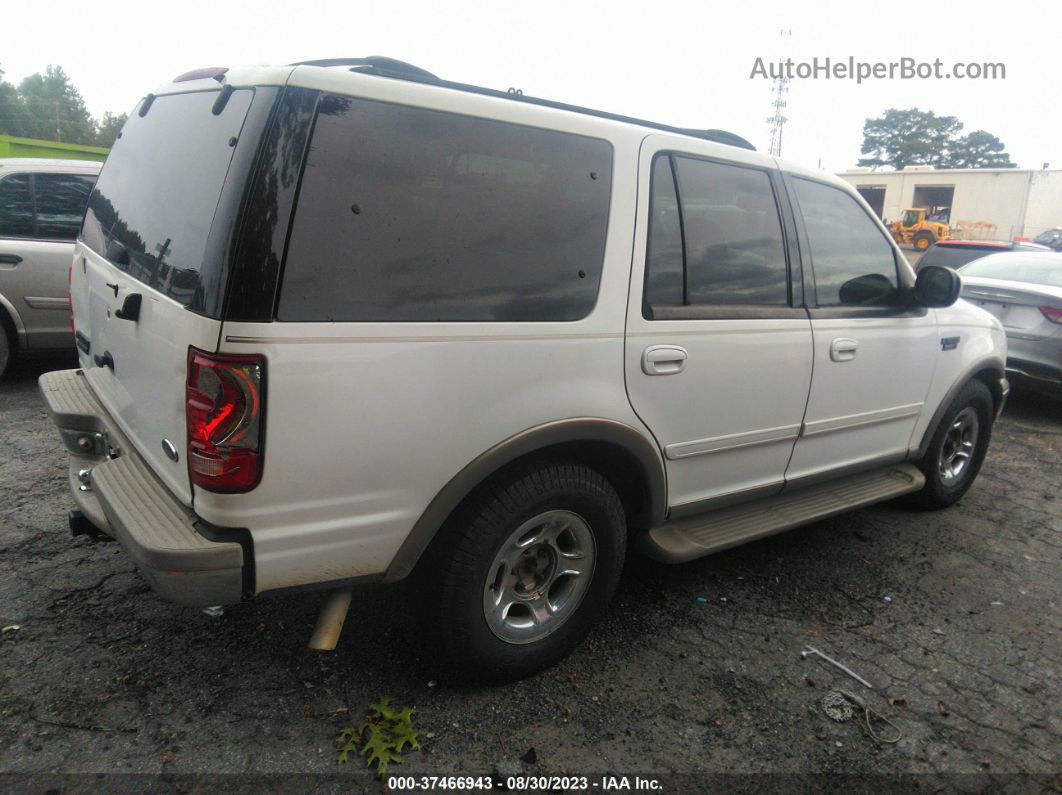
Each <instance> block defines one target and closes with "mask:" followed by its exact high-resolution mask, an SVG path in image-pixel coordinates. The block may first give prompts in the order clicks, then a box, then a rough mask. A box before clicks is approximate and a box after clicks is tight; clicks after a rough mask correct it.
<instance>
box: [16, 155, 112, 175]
mask: <svg viewBox="0 0 1062 795" xmlns="http://www.w3.org/2000/svg"><path fill="white" fill-rule="evenodd" d="M102 167H103V163H100V162H99V161H98V160H59V159H57V158H50V157H0V170H10V169H19V170H26V171H68V170H71V169H73V170H75V171H90V172H93V173H99V170H100V169H101V168H102Z"/></svg>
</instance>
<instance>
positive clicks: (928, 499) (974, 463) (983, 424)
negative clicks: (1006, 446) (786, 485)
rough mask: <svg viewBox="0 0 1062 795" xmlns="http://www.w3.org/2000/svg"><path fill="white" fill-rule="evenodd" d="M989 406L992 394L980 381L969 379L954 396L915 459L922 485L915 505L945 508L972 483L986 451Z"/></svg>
mask: <svg viewBox="0 0 1062 795" xmlns="http://www.w3.org/2000/svg"><path fill="white" fill-rule="evenodd" d="M993 409H994V406H993V403H992V393H991V392H989V391H988V387H987V386H985V385H984V384H983V383H982V382H980V381H977V380H974V381H970V382H969V383H967V384H966V386H964V387H963V388H962V389H961V390H960V391H959V394H958V395H956V396H955V399H954V400H952V402H951V404H950V405H949V406H948V409H947V411H945V412H944V416H943V417H942V418H941V420H940V424H939V425H938V426H937V429H936V431H935V432H934V433H933V438H932V439H931V440H930V442H929V448H928V449H927V450H926V454H925V455H924V456H923V457H922V460H921V461H919V462H918V467H919V469H921V470H922V473H923V474H924V475H925V476H926V485H925V486H924V487H923V488H922V490H921V491H919V492H917V493H916V494H914V495H913V499H914V501H915V503H916V504H917V505H920V506H921V507H923V508H927V509H930V510H936V509H939V508H947V507H948V506H949V505H952V504H954V503H956V502H958V500H959V499H960V498H962V496H963V495H964V494H965V493H966V492H967V490H968V489H969V488H970V486H971V485H973V482H974V479H975V478H976V477H977V473H978V472H979V471H980V470H981V464H982V463H983V462H984V460H985V453H986V452H987V451H988V442H989V440H990V438H991V435H992V420H993V417H994V410H993Z"/></svg>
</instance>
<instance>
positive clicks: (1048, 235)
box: [1033, 229, 1062, 251]
mask: <svg viewBox="0 0 1062 795" xmlns="http://www.w3.org/2000/svg"><path fill="white" fill-rule="evenodd" d="M1033 242H1034V243H1039V244H1040V245H1042V246H1047V247H1048V248H1050V249H1051V250H1052V251H1062V229H1047V230H1045V231H1043V232H1041V233H1040V234H1038V235H1037V236H1036V237H1034V238H1033Z"/></svg>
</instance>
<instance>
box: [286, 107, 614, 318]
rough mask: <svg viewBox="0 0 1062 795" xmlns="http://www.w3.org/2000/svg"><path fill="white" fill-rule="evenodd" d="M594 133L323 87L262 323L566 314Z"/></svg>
mask: <svg viewBox="0 0 1062 795" xmlns="http://www.w3.org/2000/svg"><path fill="white" fill-rule="evenodd" d="M611 173H612V147H611V145H610V144H609V143H607V142H606V141H602V140H598V139H594V138H585V137H582V136H577V135H571V134H567V133H561V132H555V131H551V130H542V129H537V128H533V127H524V126H519V125H514V124H506V123H502V122H497V121H491V120H486V119H477V118H473V117H469V116H459V115H456V114H452V113H443V112H440V111H433V110H425V109H420V108H411V107H404V106H398V105H390V104H385V103H380V102H374V101H369V100H361V99H352V98H346V97H335V96H327V97H323V98H322V100H321V102H320V104H319V106H318V113H317V120H316V123H315V127H314V132H313V138H312V141H311V144H310V151H309V154H308V156H307V161H306V166H305V169H304V173H303V178H302V185H301V187H300V189H299V197H298V206H297V208H296V211H295V220H294V222H293V224H292V231H291V239H290V243H289V246H288V253H287V257H286V260H285V264H284V272H283V284H282V286H281V291H280V301H279V304H278V309H277V317H278V319H280V320H286V321H521V320H550V321H560V320H577V319H579V318H582V317H584V316H586V315H587V314H589V312H590V311H591V309H593V306H594V303H595V301H596V298H597V290H598V285H599V283H600V280H601V268H602V264H603V260H604V250H605V235H606V232H607V228H608V212H609V200H610V193H611Z"/></svg>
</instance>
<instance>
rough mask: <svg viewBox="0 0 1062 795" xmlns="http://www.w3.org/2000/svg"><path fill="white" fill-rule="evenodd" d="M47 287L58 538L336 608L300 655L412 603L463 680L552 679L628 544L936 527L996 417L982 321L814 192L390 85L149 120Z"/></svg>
mask: <svg viewBox="0 0 1062 795" xmlns="http://www.w3.org/2000/svg"><path fill="white" fill-rule="evenodd" d="M75 257H76V258H75V261H74V268H73V281H72V285H71V292H72V297H73V307H74V319H75V324H76V330H77V339H78V344H79V347H80V356H81V368H80V369H78V370H69V371H63V372H54V373H48V374H46V375H44V376H42V378H41V390H42V393H43V395H44V398H45V400H46V402H47V404H48V406H49V408H50V410H51V413H52V415H53V417H54V420H55V422H56V424H57V425H58V426H59V428H60V430H61V433H62V435H63V438H64V439H65V440H66V443H67V446H68V448H69V450H70V453H71V464H70V480H71V486H72V490H73V494H74V497H75V498H76V500H77V503H78V506H79V509H78V511H76V512H74V513H73V514H72V519H71V524H72V528H73V529H74V530H75V531H86V530H88V531H91V532H96V531H97V530H98V531H102V533H104V534H106V535H109V536H113V537H115V538H117V539H118V540H119V541H121V542H122V544H123V545H124V546H125V547H126V548H127V550H128V551H129V553H130V554H131V555H132V556H133V558H134V559H135V560H136V562H137V564H138V566H139V567H140V569H141V571H142V572H143V574H144V575H145V576H146V577H147V578H148V580H150V582H151V583H152V585H153V586H154V587H155V589H156V590H157V591H158V592H159V593H161V594H163V595H164V596H166V597H168V598H170V599H173V600H175V601H177V602H181V603H183V604H189V605H216V604H230V603H234V602H238V601H240V600H242V599H246V598H248V597H250V596H252V595H254V594H258V593H262V592H264V591H277V590H280V589H288V588H297V587H305V586H311V585H314V586H319V587H327V588H331V589H336V591H337V593H338V595H339V596H338V598H337V599H335V600H333V601H332V602H331V603H330V606H331V607H332V608H335V607H336V603H337V602H338V604H339V609H333V610H330V611H324V612H323V613H322V624H324V625H326V626H325V629H326V630H327V629H331V630H332V634H333V635H334V634H335V633H336V632H338V627H339V625H340V624H339V623H338V622H341V621H342V616H343V612H344V610H343V604H342V599H343V596H344V595H346V596H347V599H348V601H349V588H348V586H349V585H350V584H351V583H355V582H360V581H371V580H382V581H384V582H394V581H397V580H401V579H403V578H406V577H410V576H411V575H412V576H415V577H416V582H417V586H416V587H418V588H423V589H426V590H427V591H430V593H431V594H432V599H431V600H429V601H430V603H431V604H432V605H433V610H434V611H435V612H434V613H433V615H431V616H429V619H430V620H429V621H428V622H427V624H428V626H429V627H430V628H432V629H433V630H435V631H437V632H438V635H439V638H440V643H441V644H442V646H443V648H445V649H446V650H447V651H448V652H449V654H450V655H451V657H452V658H454V659H456V661H457V662H458V664H459V665H460V666H461V667H462V668H463V670H466V671H476V672H479V673H481V674H483V675H487V676H492V677H496V678H512V677H516V676H522V675H526V674H528V673H530V672H533V671H535V670H538V669H540V668H542V667H544V666H547V665H549V664H551V663H553V662H555V661H557V660H558V659H560V658H561V657H563V656H564V655H565V654H567V653H568V652H569V651H570V650H571V649H572V648H573V647H574V646H575V645H576V644H578V643H579V641H580V640H581V639H582V638H583V637H584V636H585V634H586V633H587V631H588V630H589V628H590V627H591V626H592V624H593V623H594V622H595V621H596V620H597V619H598V618H599V617H600V616H601V613H602V611H603V610H604V609H605V605H606V603H607V602H608V600H609V597H610V595H611V594H612V591H613V589H614V587H615V585H616V582H617V578H618V577H619V575H620V570H621V568H622V565H623V561H624V556H625V553H626V550H627V548H628V541H631V542H634V543H636V545H637V546H638V547H639V548H640V549H641V550H643V551H644V552H646V553H648V554H650V555H653V556H655V557H657V558H660V559H664V560H667V561H674V562H682V561H688V560H692V559H694V558H697V557H699V556H702V555H705V554H708V553H710V552H714V551H716V550H719V549H723V548H725V547H728V546H732V545H735V544H739V543H742V542H745V541H749V540H751V539H754V538H760V537H762V536H765V535H768V534H770V533H775V532H778V531H781V530H784V529H787V528H791V527H795V526H797V525H800V524H805V523H808V522H811V521H814V520H816V519H819V518H822V517H824V516H828V515H831V514H836V513H839V512H842V511H846V510H850V509H853V508H857V507H860V506H864V505H868V504H870V503H874V502H878V501H881V500H886V499H890V498H893V497H896V496H899V495H903V494H911V495H914V496H915V497H916V499H917V500H918V501H920V502H921V503H922V504H923V505H925V506H929V507H942V506H945V505H948V504H950V503H952V502H954V501H955V500H957V499H958V498H959V497H960V496H962V494H963V493H965V491H966V489H967V488H969V486H970V484H971V483H972V481H973V479H974V477H975V476H976V474H977V471H978V469H979V467H980V465H981V462H982V459H983V458H984V455H985V450H986V448H987V445H988V441H989V433H990V431H991V428H992V423H993V420H994V418H995V417H996V416H997V414H998V412H999V411H1000V409H1001V407H1002V405H1003V402H1004V399H1005V397H1006V393H1007V384H1006V381H1005V379H1004V361H1005V358H1006V355H1005V353H1006V352H1005V338H1004V334H1003V332H1002V330H1001V327H1000V325H999V323H998V322H997V321H996V320H995V319H994V318H992V317H991V316H990V315H989V314H987V313H986V312H984V311H982V310H980V309H977V308H974V307H972V306H971V305H969V304H967V303H965V302H964V301H957V302H956V296H957V295H958V290H959V279H958V277H957V276H956V275H955V273H954V272H953V271H950V270H947V269H944V268H926V269H924V270H923V271H922V272H921V273H919V275H918V279H917V281H916V279H915V276H914V273H913V272H912V270H911V268H910V267H909V266H908V264H907V262H906V261H905V260H904V258H903V256H902V255H901V253H900V252H899V250H898V249H897V248H896V246H895V245H894V243H893V241H892V239H891V238H890V236H889V234H888V232H887V231H886V230H885V229H884V228H883V227H882V225H881V224H880V222H879V221H878V220H877V219H876V218H875V217H874V215H873V213H871V212H870V211H869V210H868V209H867V207H866V205H865V204H864V203H863V201H862V200H861V199H860V198H859V196H858V195H857V194H856V193H855V191H854V190H853V189H852V188H850V187H849V186H848V185H847V184H846V183H844V182H842V181H841V180H838V179H835V178H833V177H832V176H829V175H827V174H824V173H822V172H819V171H812V170H808V169H804V168H800V167H798V166H795V165H792V164H789V163H786V162H784V161H779V160H775V159H774V158H772V157H768V156H766V155H763V154H758V153H756V152H755V151H752V148H751V147H750V146H748V145H747V144H746V143H745V142H744V141H743V140H742V139H740V138H737V137H736V136H733V135H730V134H727V133H723V132H719V131H699V132H698V131H691V130H680V129H675V128H671V127H666V126H663V125H656V124H652V123H650V122H644V121H639V120H635V119H629V118H623V117H618V116H614V115H611V114H606V113H601V112H597V111H591V110H587V109H584V108H575V107H571V106H567V105H560V104H558V103H553V102H548V101H544V100H539V99H534V98H531V97H527V96H524V95H522V94H520V93H518V92H509V93H506V92H499V91H492V90H488V89H482V88H477V87H473V86H467V85H460V84H455V83H449V82H446V81H443V80H439V79H437V78H435V77H434V76H432V75H430V74H429V73H427V72H424V71H422V70H419V69H415V68H413V67H409V66H407V65H404V64H401V63H400V62H395V61H391V60H388V59H351V60H346V61H326V62H313V63H307V64H298V65H295V66H289V67H283V68H255V69H246V70H232V71H226V70H210V71H206V72H199V73H191V74H190V75H187V76H182V78H178V80H177V81H175V82H174V83H173V84H171V85H168V86H166V87H164V88H161V89H159V90H158V91H156V92H155V93H154V94H149V95H148V96H147V97H146V98H145V99H144V100H143V101H142V102H141V104H140V105H139V106H138V109H137V110H136V112H134V113H133V114H132V115H131V117H130V119H129V122H128V123H127V124H126V126H125V128H124V129H123V131H122V136H121V138H120V140H119V141H118V142H117V144H116V145H115V147H114V149H113V151H112V152H111V154H110V157H109V159H108V160H107V163H106V165H105V167H104V169H103V172H102V174H101V176H100V179H99V182H98V184H97V186H96V188H95V190H94V191H93V193H92V196H91V198H90V200H89V208H88V213H87V216H86V219H85V223H84V226H83V229H82V232H81V236H80V238H79V241H78V244H77V251H76V255H75ZM325 645H327V643H326V644H325Z"/></svg>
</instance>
